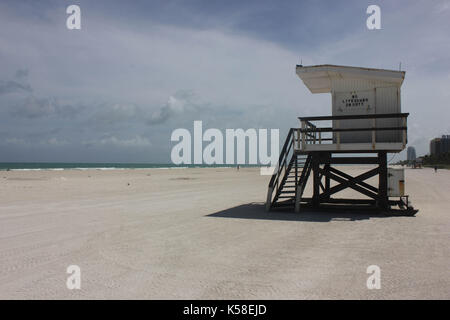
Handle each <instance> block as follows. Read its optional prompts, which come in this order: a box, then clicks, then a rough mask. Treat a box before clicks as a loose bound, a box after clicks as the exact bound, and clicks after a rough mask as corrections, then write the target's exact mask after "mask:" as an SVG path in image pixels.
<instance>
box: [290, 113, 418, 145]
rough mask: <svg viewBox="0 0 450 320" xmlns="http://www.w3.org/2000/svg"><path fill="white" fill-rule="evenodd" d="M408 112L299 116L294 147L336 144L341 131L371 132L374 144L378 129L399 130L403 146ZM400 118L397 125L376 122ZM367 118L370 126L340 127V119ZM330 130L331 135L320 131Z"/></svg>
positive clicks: (405, 138) (405, 139) (338, 143)
mask: <svg viewBox="0 0 450 320" xmlns="http://www.w3.org/2000/svg"><path fill="white" fill-rule="evenodd" d="M408 115H409V113H384V114H366V115H345V116H320V117H299V119H300V123H301V128H297V129H293V130H294V131H295V132H296V137H295V139H294V140H295V143H296V144H297V147H296V149H305V146H306V145H307V144H322V142H323V141H333V140H335V141H336V144H337V145H338V147H339V145H340V143H341V139H340V138H341V135H340V134H341V132H365V131H371V132H372V139H371V143H372V144H373V145H375V144H376V142H377V141H376V132H378V131H401V132H402V136H401V142H402V143H403V146H405V145H406V143H407V124H406V119H407V117H408ZM387 118H391V119H401V121H402V124H401V125H398V126H389V127H387V126H384V127H383V126H380V124H377V123H376V120H377V119H387ZM361 119H367V120H372V125H371V126H370V127H362V128H340V127H339V125H340V121H341V120H361ZM329 120H332V121H334V123H333V127H317V126H316V125H315V124H313V123H312V122H311V121H329ZM326 132H332V133H333V134H335V135H334V138H333V137H324V136H322V133H326Z"/></svg>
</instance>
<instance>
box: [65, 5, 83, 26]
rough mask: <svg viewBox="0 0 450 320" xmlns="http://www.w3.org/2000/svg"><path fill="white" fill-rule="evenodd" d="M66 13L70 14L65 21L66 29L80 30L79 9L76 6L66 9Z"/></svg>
mask: <svg viewBox="0 0 450 320" xmlns="http://www.w3.org/2000/svg"><path fill="white" fill-rule="evenodd" d="M66 13H67V14H70V16H68V17H67V20H66V27H67V29H69V30H74V29H76V30H80V29H81V9H80V7H79V6H77V5H76V4H72V5H70V6H68V7H67V9H66Z"/></svg>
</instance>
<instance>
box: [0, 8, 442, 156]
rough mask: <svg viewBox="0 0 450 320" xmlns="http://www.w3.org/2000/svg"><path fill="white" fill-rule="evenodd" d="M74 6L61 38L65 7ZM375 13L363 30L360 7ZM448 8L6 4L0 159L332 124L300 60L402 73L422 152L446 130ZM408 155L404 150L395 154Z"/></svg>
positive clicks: (160, 147)
mask: <svg viewBox="0 0 450 320" xmlns="http://www.w3.org/2000/svg"><path fill="white" fill-rule="evenodd" d="M72 4H76V5H79V6H80V8H81V29H80V30H69V29H68V28H67V27H66V20H67V18H68V17H69V15H68V14H67V13H66V8H67V7H68V6H69V5H72ZM371 4H376V5H378V6H379V7H380V8H381V29H380V30H368V28H367V27H366V19H367V17H368V14H367V13H366V9H367V7H368V6H369V5H371ZM449 53H450V1H439V0H436V1H370V2H369V1H312V0H311V1H300V0H295V1H287V0H286V1H264V0H262V1H261V0H260V1H250V0H247V1H242V0H241V1H234V0H228V1H215V0H202V1H200V0H196V1H189V0H184V1H170V0H164V1H151V0H150V1H139V0H135V1H125V0H123V1H112V0H109V1H106V0H96V1H93V0H91V1H75V0H68V1H63V0H55V1H31V0H30V1H25V0H22V1H20V0H19V1H17V0H16V1H9V0H6V1H2V2H1V3H0V70H1V73H0V162H151V163H169V162H170V151H171V149H172V147H173V146H174V143H173V142H171V141H170V137H171V133H172V131H173V130H175V129H177V128H186V129H188V130H190V131H192V130H193V121H194V120H202V121H203V127H204V130H205V129H207V128H218V129H221V130H224V129H226V128H243V129H248V128H268V129H271V128H277V129H280V145H282V143H283V141H284V137H285V135H286V133H287V131H288V129H289V128H291V127H298V126H299V123H298V119H297V117H299V116H312V115H330V114H331V96H330V94H311V93H310V92H309V91H308V89H307V88H306V87H305V86H304V84H303V83H302V82H301V80H300V79H299V78H298V77H297V76H296V74H295V66H296V64H300V62H302V64H303V65H315V64H336V65H350V66H362V67H372V68H384V69H393V70H398V69H399V63H401V69H402V70H404V71H406V77H405V81H404V83H403V86H402V97H401V101H402V112H409V113H410V116H409V118H408V142H409V143H408V146H414V147H415V148H416V153H417V154H418V155H423V154H425V153H427V152H428V151H429V141H430V140H431V139H432V138H434V137H437V136H441V135H442V134H449V133H450V121H449V120H450V105H449V100H450V72H449V71H450V54H449ZM405 157H406V152H402V153H401V154H400V155H398V159H399V160H400V159H402V158H405Z"/></svg>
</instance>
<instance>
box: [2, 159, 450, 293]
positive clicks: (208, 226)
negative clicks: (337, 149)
mask: <svg viewBox="0 0 450 320" xmlns="http://www.w3.org/2000/svg"><path fill="white" fill-rule="evenodd" d="M346 170H348V171H349V172H350V173H352V174H357V172H358V170H359V171H361V169H355V168H350V167H349V168H347V169H346ZM268 181H269V177H268V176H261V175H259V169H257V168H241V170H240V171H237V170H236V169H234V168H206V169H205V168H198V169H168V170H163V169H148V170H143V169H142V170H105V171H100V170H84V171H83V170H64V171H50V170H47V171H8V172H6V171H2V172H0V298H2V299H85V298H87V299H116V298H117V299H131V298H133V299H325V298H331V299H341V298H342V299H402V298H411V299H431V298H433V299H434V298H436V299H449V298H450V265H449V262H450V233H449V232H450V209H449V208H450V171H448V170H440V171H438V173H437V174H435V173H434V172H433V170H432V169H416V170H413V169H407V170H406V191H407V193H408V194H409V195H410V197H411V198H410V199H411V201H412V204H413V206H414V207H415V208H417V209H419V210H420V211H419V213H418V214H417V215H416V216H415V217H385V216H379V215H376V214H374V213H368V212H366V213H364V212H362V213H330V212H328V213H317V212H309V211H305V212H302V213H300V214H295V213H293V212H266V211H265V209H264V201H265V197H266V190H267V184H268ZM308 188H310V186H309V187H308ZM69 265H78V266H79V267H80V268H81V289H80V290H69V289H67V287H66V280H67V277H68V276H69V274H67V273H66V269H67V267H68V266H69ZM369 265H378V266H379V267H380V269H381V289H379V290H368V289H367V287H366V281H367V278H368V277H369V274H367V273H366V270H367V267H368V266H369Z"/></svg>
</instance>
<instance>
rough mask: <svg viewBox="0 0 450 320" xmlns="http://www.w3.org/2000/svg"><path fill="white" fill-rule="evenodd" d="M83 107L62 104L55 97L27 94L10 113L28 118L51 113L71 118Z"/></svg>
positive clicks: (47, 115) (51, 114)
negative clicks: (38, 96)
mask: <svg viewBox="0 0 450 320" xmlns="http://www.w3.org/2000/svg"><path fill="white" fill-rule="evenodd" d="M83 109H84V107H83V106H81V105H78V106H74V105H71V104H64V103H62V102H60V101H59V99H57V98H37V97H35V96H34V95H29V96H27V97H26V99H25V100H23V101H22V102H21V103H19V104H18V105H16V106H15V107H14V108H12V109H11V113H12V114H13V115H14V116H17V117H24V118H29V119H34V118H40V117H49V116H53V115H56V116H57V117H62V118H73V117H75V116H77V115H78V114H79V113H80V112H81V111H82V110H83Z"/></svg>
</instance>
